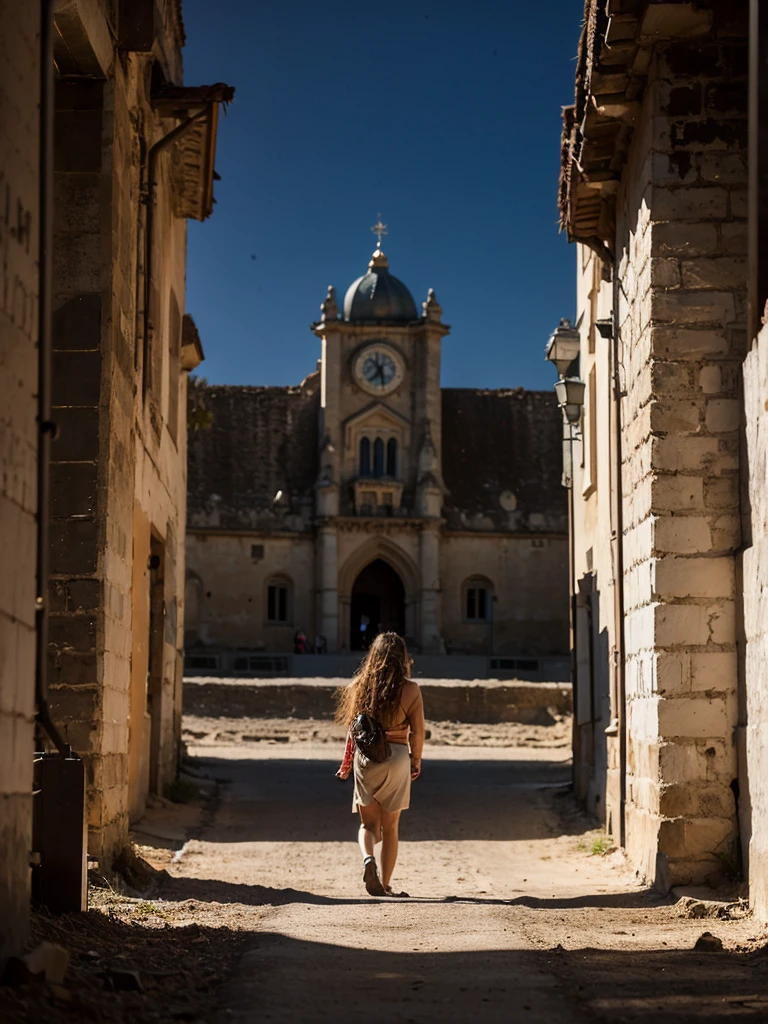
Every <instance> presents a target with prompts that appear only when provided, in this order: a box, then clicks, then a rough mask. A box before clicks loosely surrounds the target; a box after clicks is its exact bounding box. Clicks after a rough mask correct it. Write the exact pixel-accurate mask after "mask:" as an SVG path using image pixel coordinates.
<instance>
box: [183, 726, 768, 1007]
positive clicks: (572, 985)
mask: <svg viewBox="0 0 768 1024" xmlns="http://www.w3.org/2000/svg"><path fill="white" fill-rule="evenodd" d="M281 728H283V729H285V728H286V726H285V723H283V725H282V726H281ZM197 731H198V732H202V735H201V736H200V738H199V743H200V745H199V746H192V747H191V749H190V753H192V754H193V755H194V757H195V759H196V762H197V764H198V765H199V768H200V769H201V770H204V771H205V772H207V773H208V774H210V775H212V776H215V777H218V778H219V779H222V780H224V779H226V780H230V781H228V782H226V783H224V784H223V785H222V786H221V787H220V792H221V802H220V804H219V806H218V809H217V811H216V814H215V816H214V817H213V819H212V820H211V822H210V823H209V824H208V826H207V827H206V829H205V830H204V831H203V833H202V834H201V836H200V838H198V839H194V840H191V841H189V842H188V843H187V844H186V845H185V847H184V848H183V850H182V851H180V852H179V853H177V854H176V855H175V857H174V860H173V863H172V864H171V865H170V871H171V873H172V875H173V878H172V880H171V881H170V882H169V883H168V884H167V885H166V887H165V891H164V894H163V895H164V899H165V900H166V901H171V903H170V904H169V903H166V904H165V905H166V906H170V905H171V904H175V906H176V907H177V909H178V910H181V909H182V908H186V913H188V914H189V917H190V919H194V920H196V921H199V922H201V923H203V924H205V925H206V926H214V927H225V928H230V929H236V930H242V931H246V932H249V933H251V934H250V935H249V936H248V937H247V951H246V953H245V955H244V957H243V959H242V961H241V963H240V966H239V969H238V970H237V972H236V975H235V978H234V980H232V981H230V982H229V983H228V985H227V987H226V989H225V990H223V991H222V992H221V993H220V994H219V1000H218V1001H219V1005H220V1011H219V1013H218V1015H217V1017H216V1020H217V1022H218V1024H223V1022H228V1021H240V1022H250V1021H257V1020H259V1021H260V1020H270V1021H289V1020H290V1021H304V1020H307V1021H318V1022H324V1021H334V1022H338V1021H339V1020H346V1019H350V1018H352V1017H355V1018H358V1019H364V1020H366V1021H373V1022H378V1021H382V1022H384V1021H386V1022H388V1024H389V1022H392V1021H396V1022H397V1021H414V1022H418V1024H426V1022H432V1021H447V1022H453V1021H456V1022H458V1021H462V1022H463V1021H467V1020H471V1019H472V1018H473V1016H477V1017H479V1018H480V1019H482V1020H483V1021H502V1020H503V1021H510V1020H512V1021H533V1022H537V1024H554V1022H557V1024H571V1022H573V1024H575V1022H581V1021H585V1020H608V1021H616V1022H621V1021H633V1022H634V1021H654V1022H661V1024H672V1022H675V1024H679V1022H688V1021H707V1022H713V1021H717V1022H724V1021H731V1020H737V1021H755V1022H757V1021H760V1022H761V1024H764V1022H765V1021H768V957H766V956H764V955H763V954H762V953H761V952H751V953H747V954H745V953H744V952H738V950H742V951H743V950H748V949H756V948H757V943H755V942H752V941H751V940H755V939H757V936H756V934H755V931H754V926H753V925H751V923H750V922H749V921H748V920H747V921H738V922H732V921H705V922H702V921H696V920H693V921H692V920H684V919H681V918H680V917H679V916H678V914H677V912H676V910H675V908H674V907H673V906H672V905H671V903H670V902H669V901H665V900H662V899H661V898H659V897H658V896H656V895H655V894H653V893H650V892H647V891H645V890H643V889H642V888H641V887H640V886H638V885H637V884H636V883H635V882H634V880H633V879H632V878H631V877H630V876H629V874H628V873H627V872H626V870H625V868H624V866H623V863H622V862H621V860H620V856H619V855H609V856H608V857H598V856H590V853H589V847H590V846H591V843H592V841H593V839H594V835H592V834H589V833H588V832H587V830H588V828H589V825H588V823H586V822H585V821H584V819H583V818H581V816H580V815H579V814H578V813H576V812H575V810H574V809H573V806H572V804H571V802H570V798H569V797H568V796H567V794H566V791H565V785H564V784H565V783H566V782H567V780H568V776H569V768H568V763H567V761H566V758H567V750H566V749H564V748H562V747H556V748H553V749H547V748H528V749H521V748H504V747H500V746H495V747H494V746H490V745H485V746H482V747H480V746H474V747H473V746H466V745H463V746H462V745H458V746H433V747H432V748H431V749H429V750H428V757H429V760H428V761H427V762H426V765H425V772H424V777H423V778H422V779H421V780H419V782H418V783H417V784H416V785H415V786H414V792H413V802H412V809H411V810H410V811H408V812H407V813H406V814H404V816H403V827H402V840H403V842H402V845H401V854H400V860H399V863H398V870H397V873H396V877H395V878H394V879H393V882H394V884H395V886H396V888H404V889H406V890H407V891H408V892H410V893H411V896H412V898H410V899H403V900H395V901H387V900H384V901H379V900H372V899H370V898H369V897H367V896H366V894H365V892H364V890H363V888H362V885H361V881H360V875H361V867H360V858H359V855H358V852H357V848H356V845H355V836H356V823H355V819H354V818H353V816H352V814H351V813H350V801H351V788H350V785H349V784H348V783H347V784H343V783H340V782H338V781H337V780H335V779H334V778H333V773H334V771H335V769H336V767H337V760H338V755H339V753H340V751H339V750H338V749H337V748H336V746H335V745H334V746H330V744H329V743H327V742H322V737H319V736H316V737H314V738H313V739H311V740H309V741H307V740H301V739H299V738H298V736H297V735H294V734H291V732H290V728H289V729H288V734H289V738H288V740H275V739H273V741H271V742H270V740H269V738H268V737H265V736H262V741H261V742H245V741H243V740H239V741H238V742H236V743H232V742H227V743H218V744H217V743H216V742H215V735H211V734H210V733H208V732H205V730H200V729H198V730H197ZM486 731H487V730H486ZM224 733H226V730H224ZM254 735H255V733H254ZM190 738H191V737H190ZM222 738H223V739H225V738H227V737H226V736H225V735H222ZM467 738H468V737H467V736H466V735H464V740H466V739H467ZM585 847H586V848H585ZM185 901H187V902H185ZM704 930H710V931H712V932H715V933H716V934H717V935H718V936H719V937H721V938H722V939H723V942H724V945H725V949H724V950H723V951H722V952H708V953H699V952H693V951H692V948H693V945H694V943H695V941H696V939H697V938H698V936H700V935H701V933H702V932H703V931H704Z"/></svg>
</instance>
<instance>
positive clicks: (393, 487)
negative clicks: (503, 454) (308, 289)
mask: <svg viewBox="0 0 768 1024" xmlns="http://www.w3.org/2000/svg"><path fill="white" fill-rule="evenodd" d="M374 231H375V233H376V234H377V235H378V240H379V244H378V246H377V248H376V250H375V252H374V253H373V255H372V257H371V260H370V262H369V264H368V270H367V272H366V273H365V274H363V275H362V276H361V277H359V278H358V279H357V280H356V281H354V282H353V283H352V284H351V285H350V286H349V288H348V289H347V292H346V295H345V297H344V304H343V308H342V309H341V310H339V308H338V306H337V302H336V297H335V292H334V289H333V287H329V288H328V293H327V295H326V298H325V300H324V301H323V303H322V305H321V307H320V309H321V313H322V316H321V319H320V320H319V321H318V322H317V323H315V324H313V325H312V330H313V331H314V333H315V334H316V335H317V337H318V338H319V339H320V342H321V345H322V351H321V361H320V366H321V382H320V431H319V437H320V453H319V473H318V479H317V486H316V503H315V513H316V515H315V526H316V530H317V538H318V543H317V576H316V578H317V580H318V584H319V586H318V622H319V623H320V629H319V631H320V632H321V633H322V634H323V635H324V636H325V637H326V639H327V642H328V646H329V649H340V648H341V649H344V648H347V649H359V648H360V647H361V646H362V647H364V646H366V643H367V640H368V639H369V638H370V636H371V634H372V633H375V632H376V631H378V630H379V629H382V628H396V629H397V631H398V632H402V633H404V635H405V636H406V638H407V639H409V640H410V641H411V642H412V643H414V644H416V645H417V646H418V648H419V649H420V650H421V651H422V652H424V653H439V652H441V651H442V650H444V645H443V642H442V639H441V636H440V625H439V623H440V609H439V593H440V579H439V575H440V569H439V565H440V531H441V526H442V519H441V513H442V503H443V495H444V490H445V488H444V485H443V478H442V469H441V434H442V423H441V394H440V347H441V342H442V338H443V337H444V336H445V335H446V334H448V332H449V330H450V328H449V327H448V326H447V325H446V324H443V323H442V321H441V315H442V310H441V308H440V306H439V305H438V302H437V299H436V298H435V294H434V292H433V291H432V289H430V291H429V294H428V296H427V299H426V300H425V301H424V302H423V303H422V310H421V314H419V312H418V310H417V308H416V303H415V302H414V300H413V297H412V296H411V293H410V292H409V290H408V288H407V287H406V286H405V285H404V284H403V283H402V282H401V281H400V280H398V279H397V278H396V277H395V276H394V275H392V274H391V273H390V271H389V260H388V259H387V257H386V256H385V255H384V253H383V251H382V249H381V235H382V234H385V233H386V229H385V226H384V225H382V224H381V222H379V224H377V225H376V228H374ZM366 634H367V636H366Z"/></svg>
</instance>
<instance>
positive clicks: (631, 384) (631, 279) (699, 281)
mask: <svg viewBox="0 0 768 1024" xmlns="http://www.w3.org/2000/svg"><path fill="white" fill-rule="evenodd" d="M732 33H733V28H732V26H730V28H729V34H728V35H724V36H723V37H722V38H718V37H717V35H716V34H715V35H714V36H713V37H712V38H708V39H705V40H701V41H699V40H694V41H685V42H671V43H668V44H663V45H662V44H659V45H658V46H657V47H656V49H655V51H654V56H653V64H652V67H651V71H650V74H649V80H648V86H647V88H646V92H645V98H644V105H643V115H642V123H641V124H639V125H638V126H637V128H636V131H635V137H634V139H633V143H632V149H631V152H630V160H629V162H628V165H627V167H626V169H625V174H624V181H625V187H624V192H623V195H622V197H620V198H621V199H623V206H620V209H622V215H621V220H620V224H619V229H618V239H619V243H620V259H619V264H618V277H619V282H620V287H619V292H620V298H619V303H618V312H619V316H618V326H619V330H620V332H621V358H622V363H623V375H624V380H623V390H624V391H625V397H624V399H623V409H622V414H623V423H624V438H623V440H624V460H625V461H624V474H623V476H624V481H623V487H624V503H625V504H624V508H625V512H624V516H625V537H624V558H625V602H626V655H627V660H626V688H627V700H628V708H627V713H628V765H627V835H628V850H629V854H630V857H631V858H632V860H633V862H634V863H635V864H636V865H637V866H638V867H639V868H640V870H641V871H642V873H643V874H644V875H645V876H646V877H648V878H651V879H654V880H655V881H656V883H657V884H658V885H660V886H661V887H663V888H666V887H667V886H668V885H670V884H679V883H686V882H699V881H702V880H704V879H706V878H707V877H709V876H711V875H714V874H717V873H718V871H719V869H720V867H721V863H722V862H721V858H723V857H725V858H728V857H731V856H733V855H734V851H735V836H736V806H735V800H734V789H733V786H732V783H733V782H734V780H735V779H736V773H737V770H736V752H735V745H734V727H735V725H736V720H737V689H738V687H737V665H736V657H735V649H736V648H735V642H736V633H735V610H736V609H735V589H734V566H735V561H734V552H735V550H736V548H737V546H738V545H739V543H740V528H739V496H738V445H739V439H738V427H739V402H738V368H739V362H740V359H741V357H742V353H743V345H744V336H745V315H746V310H745V304H746V230H745V217H746V204H745V189H746V181H747V172H746V142H747V140H746V128H747V122H746V102H747V85H746V67H747V60H746V51H745V46H744V40H743V38H739V37H738V35H734V34H732Z"/></svg>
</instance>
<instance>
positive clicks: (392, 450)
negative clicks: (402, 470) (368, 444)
mask: <svg viewBox="0 0 768 1024" xmlns="http://www.w3.org/2000/svg"><path fill="white" fill-rule="evenodd" d="M387 476H397V441H396V440H395V438H394V437H390V439H389V440H388V441H387Z"/></svg>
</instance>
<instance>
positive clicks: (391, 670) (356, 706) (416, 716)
mask: <svg viewBox="0 0 768 1024" xmlns="http://www.w3.org/2000/svg"><path fill="white" fill-rule="evenodd" d="M412 664H413V661H412V659H411V658H409V657H408V650H407V648H406V646H405V641H404V640H403V639H402V637H400V636H398V635H397V633H380V634H379V635H378V636H377V637H376V639H375V640H374V641H373V642H372V643H371V646H370V648H369V650H368V654H367V655H366V657H365V661H364V662H363V664H362V665H361V666H360V668H359V669H358V671H357V673H356V674H355V676H354V677H353V679H352V682H351V683H350V684H349V685H348V686H345V687H343V688H342V689H340V690H339V691H338V692H337V694H336V699H337V702H338V707H337V711H336V721H337V722H339V723H341V724H342V725H345V726H346V727H347V728H348V729H353V730H355V729H357V728H358V722H359V719H358V716H360V715H364V716H369V719H367V720H365V721H367V722H368V724H369V725H372V726H373V728H374V730H375V729H376V724H377V723H378V725H379V726H380V727H381V729H382V730H383V731H384V736H385V737H386V740H387V741H388V743H387V744H383V747H384V748H387V747H388V748H389V751H391V753H390V754H389V757H388V758H387V759H386V760H376V761H375V760H372V759H371V758H369V757H366V756H365V755H364V754H363V752H362V751H361V749H360V745H359V743H360V741H359V740H358V744H357V745H355V743H354V742H353V740H352V734H351V733H350V736H349V738H348V739H347V749H346V751H345V753H344V761H343V762H342V765H341V768H339V770H338V772H337V773H336V774H337V776H338V777H339V778H341V779H346V778H347V777H348V776H349V775H350V773H351V772H352V771H354V777H355V793H354V797H353V800H352V812H353V813H354V812H355V811H356V810H359V812H360V831H359V833H358V840H359V843H360V850H361V852H362V854H363V865H364V866H363V882H364V883H365V888H366V890H367V891H368V893H369V894H370V895H371V896H394V895H395V893H393V892H392V889H391V887H390V884H389V883H390V879H391V878H392V872H393V871H394V870H395V862H396V861H397V842H398V827H399V824H400V812H401V811H404V810H405V809H406V808H407V807H408V806H409V804H410V799H411V782H412V781H413V780H414V779H418V777H419V775H420V774H421V755H422V751H423V749H424V707H423V704H422V701H421V690H420V689H419V687H418V685H417V684H416V683H414V682H413V680H412V679H409V678H408V673H409V671H410V667H411V665H412ZM370 719H373V720H374V721H373V723H370ZM409 741H410V751H409ZM353 751H354V753H353ZM384 756H385V757H386V753H385V754H384ZM379 842H380V843H381V878H379V872H378V869H377V866H376V858H375V856H374V850H375V847H376V844H377V843H379ZM400 895H403V896H404V895H406V893H402V894H400Z"/></svg>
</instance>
